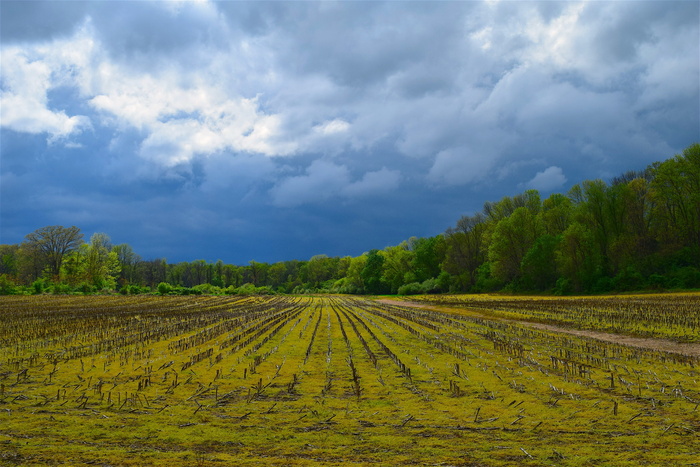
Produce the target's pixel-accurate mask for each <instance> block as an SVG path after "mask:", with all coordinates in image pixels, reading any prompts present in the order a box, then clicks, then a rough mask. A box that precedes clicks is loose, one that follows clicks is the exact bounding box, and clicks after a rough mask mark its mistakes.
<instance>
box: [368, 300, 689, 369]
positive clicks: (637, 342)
mask: <svg viewBox="0 0 700 467" xmlns="http://www.w3.org/2000/svg"><path fill="white" fill-rule="evenodd" d="M377 301H378V302H381V303H386V304H388V305H401V306H408V307H414V308H425V309H428V310H435V311H444V310H449V309H450V308H453V309H460V308H459V307H447V306H434V305H428V304H425V303H416V302H409V301H403V300H395V299H391V298H381V299H377ZM469 314H470V316H475V317H478V318H481V319H489V320H493V321H503V322H507V323H513V324H518V325H521V326H528V327H531V328H534V329H540V330H543V331H551V332H559V333H564V334H571V335H574V336H579V337H587V338H591V339H598V340H600V341H604V342H613V343H615V344H621V345H628V346H630V347H639V348H643V349H650V350H658V351H660V352H669V353H675V354H680V355H687V356H690V357H700V344H694V343H685V342H675V341H672V340H670V339H661V338H651V337H633V336H628V335H625V334H614V333H609V332H603V331H591V330H583V329H575V328H570V327H563V326H554V325H551V324H542V323H533V322H531V321H524V320H514V319H507V318H501V317H497V316H492V315H488V314H484V313H478V312H476V311H474V310H471V309H470V310H469Z"/></svg>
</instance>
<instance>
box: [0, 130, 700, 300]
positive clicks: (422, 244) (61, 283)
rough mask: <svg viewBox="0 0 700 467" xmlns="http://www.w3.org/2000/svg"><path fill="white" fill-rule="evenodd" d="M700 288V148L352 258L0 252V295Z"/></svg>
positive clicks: (118, 250)
mask: <svg viewBox="0 0 700 467" xmlns="http://www.w3.org/2000/svg"><path fill="white" fill-rule="evenodd" d="M698 287H700V144H693V145H691V146H689V147H688V148H686V149H685V150H684V151H683V153H682V154H678V155H675V156H673V157H671V158H670V159H667V160H665V161H663V162H656V163H653V164H651V165H650V166H649V167H647V168H646V169H645V170H643V171H628V172H625V173H624V174H622V175H620V176H618V177H614V178H613V179H611V180H610V181H609V182H606V181H603V180H586V181H583V182H581V183H579V184H576V185H574V186H572V187H571V189H570V190H569V191H568V192H567V193H554V194H551V195H550V196H549V197H548V198H546V199H544V200H542V199H541V197H540V194H539V193H538V192H537V191H535V190H528V191H526V192H524V193H521V194H518V195H515V196H506V197H504V198H502V199H501V200H499V201H487V202H486V203H484V206H483V210H482V211H481V212H476V213H472V214H471V215H466V216H462V217H461V218H460V219H459V220H457V222H456V224H455V226H453V227H449V228H448V229H446V231H445V232H444V233H442V234H439V235H435V236H433V237H425V238H416V237H412V238H410V239H408V240H407V241H404V242H401V243H400V244H399V245H395V246H388V247H386V248H384V249H381V250H380V249H372V250H371V251H368V252H367V253H364V254H362V255H360V256H357V257H349V256H346V257H342V258H341V257H328V256H326V255H317V256H314V257H313V258H310V259H309V260H293V261H283V262H278V263H273V264H268V263H261V262H257V261H250V263H249V264H247V265H241V266H237V265H231V264H224V263H223V262H222V261H217V262H215V263H210V262H206V261H204V260H196V261H192V262H182V263H176V264H168V262H167V261H166V260H165V259H163V258H159V259H149V260H144V259H142V258H141V257H140V256H139V255H138V254H136V252H134V250H133V249H132V248H131V246H129V245H128V244H120V245H112V242H111V239H110V238H109V236H108V235H107V234H104V233H96V234H94V235H92V236H91V237H90V241H89V242H88V243H84V242H83V234H82V233H81V232H80V229H78V227H75V226H72V227H63V226H60V225H55V226H48V227H42V228H40V229H38V230H36V231H34V232H32V233H30V234H28V235H27V236H26V238H25V241H24V242H23V243H21V244H20V245H0V293H15V292H18V291H19V292H44V291H46V290H50V289H51V288H52V290H53V291H54V292H57V293H63V292H75V291H82V292H94V291H115V290H116V291H119V292H121V293H140V292H143V291H154V292H157V291H160V293H217V292H218V293H273V292H278V293H305V292H331V293H370V294H383V293H400V294H409V293H434V292H448V291H452V292H485V291H496V290H506V291H519V292H549V293H559V294H564V293H601V292H609V291H625V290H641V289H651V290H658V289H677V288H698Z"/></svg>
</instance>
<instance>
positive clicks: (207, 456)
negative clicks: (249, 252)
mask: <svg viewBox="0 0 700 467" xmlns="http://www.w3.org/2000/svg"><path fill="white" fill-rule="evenodd" d="M416 300H419V301H420V303H421V304H422V305H420V306H415V305H413V304H411V306H407V305H408V304H406V305H399V304H396V303H388V302H381V301H377V300H369V299H364V298H358V297H335V296H319V297H302V296H297V297H292V296H277V297H238V296H183V297H167V296H166V297H159V296H129V297H117V296H88V297H82V296H9V297H2V298H0V465H54V464H68V465H84V464H99V465H193V466H195V465H197V466H199V465H202V466H219V465H260V464H268V465H307V464H325V465H347V464H358V465H363V464H370V463H380V464H384V465H397V464H398V465H401V464H419V465H420V464H428V465H475V466H476V465H487V466H490V465H496V466H498V465H533V466H535V465H537V466H539V465H609V466H625V465H629V466H632V465H635V466H636V465H697V464H700V407H699V406H700V382H699V381H700V368H699V365H700V357H699V356H697V355H696V354H693V352H685V351H684V350H682V349H683V348H682V347H679V349H681V350H679V351H677V352H665V351H659V350H655V349H654V348H651V349H647V348H641V347H634V346H630V345H620V344H617V343H614V342H607V341H603V340H599V339H593V338H590V337H585V336H576V335H572V334H569V333H566V332H556V331H553V330H549V329H542V328H537V327H534V325H531V324H530V323H528V322H527V321H530V322H534V323H535V324H542V323H548V324H556V325H557V326H561V327H568V328H578V329H583V330H597V331H611V332H620V333H626V334H630V335H636V336H642V337H647V338H649V337H665V338H670V339H673V340H676V341H683V342H685V343H686V344H687V345H690V346H692V345H697V344H693V343H694V342H697V341H698V332H700V331H699V329H698V327H697V326H698V321H699V319H700V295H698V294H695V295H693V294H687V295H667V296H662V295H659V296H649V297H632V296H630V297H597V298H592V299H582V298H571V299H564V298H557V299H551V300H552V302H548V303H545V301H546V300H548V299H537V300H539V301H540V302H542V303H539V304H537V303H534V302H533V301H532V300H533V299H516V298H507V299H504V298H500V299H499V298H495V297H481V298H478V297H471V298H470V297H459V296H443V297H440V298H438V300H441V301H439V302H437V301H435V299H432V298H428V297H418V298H416ZM659 316H663V318H659Z"/></svg>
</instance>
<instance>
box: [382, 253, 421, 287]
mask: <svg viewBox="0 0 700 467" xmlns="http://www.w3.org/2000/svg"><path fill="white" fill-rule="evenodd" d="M382 256H384V267H383V277H384V282H385V283H386V284H387V285H388V286H389V289H390V290H391V293H397V292H398V290H399V287H401V286H402V285H404V284H407V283H410V282H415V280H416V279H415V274H414V273H413V268H412V263H413V260H414V257H415V254H414V253H413V252H412V251H410V250H409V248H408V243H407V242H405V241H404V242H401V243H400V244H399V245H397V246H390V247H386V248H385V249H384V250H383V251H382Z"/></svg>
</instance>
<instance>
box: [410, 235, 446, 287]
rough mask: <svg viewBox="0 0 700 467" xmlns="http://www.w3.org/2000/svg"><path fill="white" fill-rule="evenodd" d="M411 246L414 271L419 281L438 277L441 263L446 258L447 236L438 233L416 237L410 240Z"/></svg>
mask: <svg viewBox="0 0 700 467" xmlns="http://www.w3.org/2000/svg"><path fill="white" fill-rule="evenodd" d="M409 246H410V249H411V251H413V255H414V257H413V262H412V263H413V264H412V265H413V273H414V274H415V275H416V280H417V281H418V282H423V281H425V280H428V279H433V278H436V277H437V276H438V275H440V272H441V271H442V269H441V268H440V265H441V264H442V261H443V260H444V259H445V251H446V249H447V246H446V244H445V237H443V236H442V235H436V236H435V237H428V238H415V237H412V238H411V239H410V240H409Z"/></svg>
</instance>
